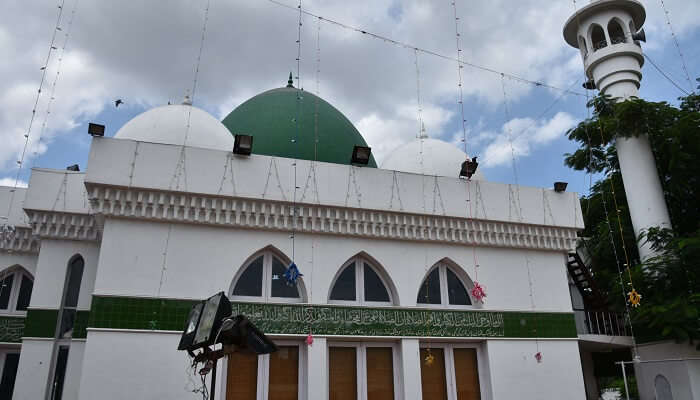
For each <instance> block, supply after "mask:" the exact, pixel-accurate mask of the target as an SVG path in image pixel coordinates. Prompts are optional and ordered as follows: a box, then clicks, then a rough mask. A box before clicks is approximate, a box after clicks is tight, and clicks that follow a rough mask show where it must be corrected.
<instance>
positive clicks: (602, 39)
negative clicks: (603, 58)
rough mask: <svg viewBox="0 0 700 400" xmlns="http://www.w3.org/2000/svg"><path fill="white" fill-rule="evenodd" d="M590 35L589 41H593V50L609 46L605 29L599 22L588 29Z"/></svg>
mask: <svg viewBox="0 0 700 400" xmlns="http://www.w3.org/2000/svg"><path fill="white" fill-rule="evenodd" d="M588 37H589V38H590V40H589V41H590V42H591V47H592V48H593V51H597V50H600V49H602V48H603V47H607V46H608V40H607V38H606V36H605V30H604V29H603V27H602V26H600V25H598V24H591V26H590V28H589V31H588Z"/></svg>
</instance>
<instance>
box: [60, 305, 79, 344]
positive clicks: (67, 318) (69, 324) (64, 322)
mask: <svg viewBox="0 0 700 400" xmlns="http://www.w3.org/2000/svg"><path fill="white" fill-rule="evenodd" d="M75 315H76V311H75V309H74V308H66V309H63V314H61V326H60V328H59V331H58V338H59V339H61V338H70V337H73V325H75Z"/></svg>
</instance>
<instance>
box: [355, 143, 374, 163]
mask: <svg viewBox="0 0 700 400" xmlns="http://www.w3.org/2000/svg"><path fill="white" fill-rule="evenodd" d="M371 156H372V148H371V147H367V146H355V147H354V148H353V149H352V159H351V160H350V162H351V163H352V164H361V165H367V164H369V158H370V157H371Z"/></svg>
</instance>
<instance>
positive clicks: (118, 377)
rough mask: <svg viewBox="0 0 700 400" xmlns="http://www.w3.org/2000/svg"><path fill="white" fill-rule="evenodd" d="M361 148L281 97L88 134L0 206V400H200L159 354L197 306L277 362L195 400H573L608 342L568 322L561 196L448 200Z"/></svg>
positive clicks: (415, 155) (577, 318) (578, 288)
mask: <svg viewBox="0 0 700 400" xmlns="http://www.w3.org/2000/svg"><path fill="white" fill-rule="evenodd" d="M623 14H624V13H623ZM625 15H627V14H625ZM625 18H628V17H625ZM630 18H631V17H630ZM625 26H627V25H625ZM640 26H641V25H640ZM93 133H94V132H93ZM251 138H252V142H249V141H247V140H250V139H251ZM246 144H252V145H251V146H250V147H247V148H246ZM232 149H235V150H234V151H232ZM247 150H250V151H247ZM368 151H369V149H368V147H367V143H366V142H365V140H364V138H363V137H362V135H361V133H360V132H359V131H358V130H357V129H356V128H355V127H354V126H353V124H352V123H351V122H350V121H349V120H348V119H347V118H346V117H345V116H344V115H343V114H342V113H341V111H339V110H338V109H336V108H335V107H333V106H332V105H331V104H330V103H329V102H327V101H325V100H323V99H321V98H320V97H318V96H315V95H313V94H311V93H309V92H306V91H303V90H302V89H300V88H297V87H294V85H293V82H292V80H291V77H290V80H289V82H287V84H286V86H283V87H280V88H276V89H272V90H269V91H266V92H264V93H261V94H258V95H256V96H254V97H252V98H250V99H249V100H247V101H245V102H243V103H242V104H240V105H239V106H238V107H236V108H235V109H234V110H233V111H232V112H231V113H230V114H228V116H226V117H225V118H224V119H223V121H221V122H220V121H218V120H217V119H215V118H214V117H212V116H211V115H210V114H208V113H207V112H205V111H203V110H201V109H199V108H197V107H195V106H193V105H192V103H191V102H190V101H189V100H188V99H187V98H186V99H185V101H184V102H183V103H182V104H177V105H165V106H160V107H156V108H153V109H151V110H148V111H146V112H144V113H142V114H140V115H138V116H136V117H135V118H133V119H132V120H131V121H129V122H127V123H126V124H124V125H123V126H122V127H121V128H120V129H119V130H118V131H117V133H116V134H115V135H114V137H103V136H101V135H99V133H98V134H96V135H94V137H93V139H92V143H91V145H90V149H89V157H88V163H87V167H86V170H85V171H76V170H75V168H71V170H56V169H46V168H34V169H32V171H31V178H30V180H29V185H28V187H27V188H26V189H25V188H9V187H0V209H2V210H5V209H8V208H9V210H10V211H9V213H8V215H6V222H5V224H4V225H3V226H4V228H3V229H4V231H3V232H4V234H3V237H2V240H1V241H0V271H2V272H1V274H2V275H0V281H1V282H2V286H0V368H2V369H1V370H0V371H1V376H2V378H1V379H2V381H1V382H0V398H2V399H9V398H12V399H21V400H36V399H50V400H58V399H80V400H85V399H196V398H200V397H202V393H201V392H200V391H201V389H202V382H203V381H202V380H200V377H199V375H197V374H196V371H193V370H192V368H191V367H190V365H191V359H190V356H189V355H188V354H187V353H186V352H184V351H178V350H177V348H178V342H179V341H180V338H181V335H182V332H183V329H184V328H185V322H186V320H187V318H188V313H189V311H190V309H191V308H192V306H193V305H194V304H195V303H196V302H197V301H201V300H203V299H206V298H208V297H210V296H212V295H213V294H215V293H218V292H224V293H225V294H226V296H227V297H228V298H229V299H230V301H231V307H232V310H231V312H232V314H233V315H237V314H243V315H246V316H247V317H248V318H249V319H250V320H251V321H252V322H253V323H254V324H255V325H256V326H257V327H258V328H260V330H261V331H263V332H264V333H265V334H266V335H267V336H268V337H269V338H271V339H272V340H273V341H274V342H275V344H276V345H277V347H278V351H276V352H274V353H271V354H265V355H260V356H257V355H252V354H248V353H233V354H230V355H228V356H227V357H226V358H225V359H223V360H222V361H223V362H222V363H221V364H220V367H219V368H218V370H216V372H215V373H216V382H217V386H216V389H215V390H214V393H212V394H211V395H212V396H214V398H216V399H229V400H232V399H270V400H273V399H338V400H340V399H361V400H375V399H395V400H398V399H448V400H458V399H459V400H463V399H467V400H475V399H493V400H501V399H533V400H534V399H537V400H540V399H563V398H566V399H572V400H573V399H577V400H578V399H580V400H584V399H595V398H597V397H593V396H594V395H593V393H595V392H596V390H597V387H596V377H595V372H594V364H595V360H594V358H595V354H596V353H597V352H611V351H613V350H616V349H623V350H625V351H627V352H628V353H627V354H629V348H630V346H631V344H632V340H631V337H630V335H629V334H628V332H627V331H626V329H625V326H624V321H623V320H622V319H621V318H620V317H619V316H616V315H614V314H612V313H606V312H597V313H593V312H587V311H585V310H583V308H584V306H585V304H586V303H587V302H588V298H587V297H586V296H587V294H588V293H589V291H588V290H586V285H587V281H586V276H585V274H583V272H582V270H583V269H585V266H584V265H583V260H582V258H581V257H580V256H578V255H577V253H576V243H577V232H579V231H580V230H581V229H582V228H583V218H582V214H581V208H580V203H579V198H578V195H577V194H576V193H573V192H567V191H565V190H563V189H562V188H560V187H558V188H557V190H554V189H548V188H535V187H525V186H520V185H514V184H502V183H495V182H489V181H488V179H487V178H486V177H485V176H484V174H483V173H482V171H480V170H479V169H478V168H477V170H476V172H474V171H473V170H471V171H470V172H469V174H468V179H464V178H465V176H461V177H460V175H461V174H462V173H461V172H462V170H461V169H462V166H463V163H464V162H465V160H470V159H469V157H468V156H467V155H466V154H465V153H464V152H462V151H461V150H459V149H458V148H457V147H455V146H453V145H452V144H449V143H446V142H443V141H440V140H437V139H432V138H428V137H427V136H425V135H422V136H420V137H418V138H416V140H415V141H413V142H410V143H408V144H406V145H404V146H402V147H400V148H398V149H396V150H395V151H394V152H393V153H391V154H389V155H388V156H387V157H386V158H385V160H384V162H383V164H382V165H381V167H378V166H377V163H376V162H375V160H374V158H373V156H372V155H371V153H368ZM462 175H464V174H462ZM292 263H294V264H295V265H296V266H297V267H298V269H299V271H300V272H301V274H303V275H302V276H300V277H299V279H298V280H297V281H296V282H295V284H293V285H289V284H286V282H285V279H284V275H285V272H286V270H287V268H288V267H289V266H290V265H291V264H292ZM595 395H597V393H596V394H595Z"/></svg>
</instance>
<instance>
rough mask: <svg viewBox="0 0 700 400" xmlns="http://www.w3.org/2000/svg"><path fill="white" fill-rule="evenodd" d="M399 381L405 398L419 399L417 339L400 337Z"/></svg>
mask: <svg viewBox="0 0 700 400" xmlns="http://www.w3.org/2000/svg"><path fill="white" fill-rule="evenodd" d="M401 370H402V371H401V372H402V375H403V376H402V377H401V381H402V382H403V387H402V390H403V395H404V397H403V398H404V399H406V400H421V399H422V398H423V389H422V388H421V381H420V380H421V375H420V346H419V342H418V339H401Z"/></svg>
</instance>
